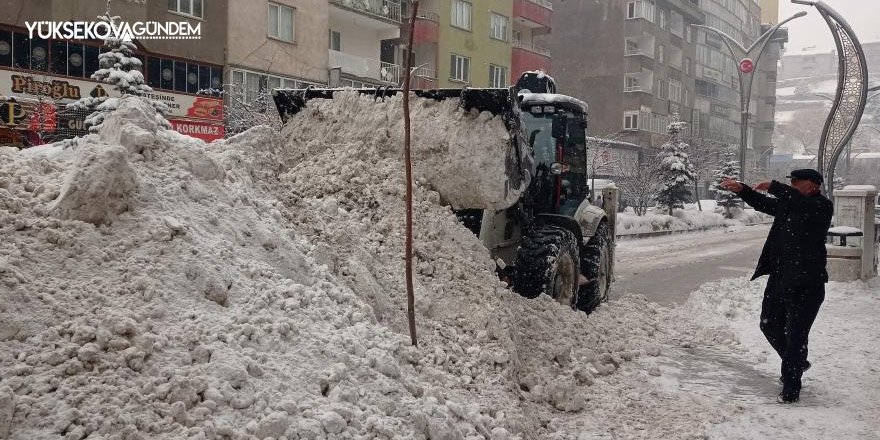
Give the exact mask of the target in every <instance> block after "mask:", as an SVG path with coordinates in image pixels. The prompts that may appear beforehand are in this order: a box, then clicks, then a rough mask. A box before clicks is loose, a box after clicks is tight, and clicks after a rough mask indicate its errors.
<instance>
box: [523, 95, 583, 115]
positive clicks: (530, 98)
mask: <svg viewBox="0 0 880 440" xmlns="http://www.w3.org/2000/svg"><path fill="white" fill-rule="evenodd" d="M519 99H520V103H521V104H523V105H544V104H550V105H553V104H569V105H573V106H578V107H580V108H581V111H583V112H584V114H586V113H587V112H588V111H589V110H590V106H589V105H587V103H586V102H584V101H581V100H580V99H577V98H572V97H571V96H568V95H558V94H556V93H520V94H519Z"/></svg>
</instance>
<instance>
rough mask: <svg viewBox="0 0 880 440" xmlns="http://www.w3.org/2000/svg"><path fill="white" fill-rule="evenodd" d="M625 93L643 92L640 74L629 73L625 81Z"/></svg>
mask: <svg viewBox="0 0 880 440" xmlns="http://www.w3.org/2000/svg"><path fill="white" fill-rule="evenodd" d="M623 91H624V92H641V91H642V78H641V74H640V73H628V74H627V75H626V77H625V79H624V84H623Z"/></svg>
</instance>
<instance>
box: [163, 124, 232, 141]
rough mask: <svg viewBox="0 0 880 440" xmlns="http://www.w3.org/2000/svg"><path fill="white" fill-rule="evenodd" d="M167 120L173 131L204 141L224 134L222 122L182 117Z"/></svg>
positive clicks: (219, 137)
mask: <svg viewBox="0 0 880 440" xmlns="http://www.w3.org/2000/svg"><path fill="white" fill-rule="evenodd" d="M168 121H169V122H171V127H173V128H174V131H176V132H178V133H180V134H185V135H187V136H192V137H194V138H199V139H201V140H203V141H205V142H211V141H215V140H217V139H223V136H224V135H225V134H226V129H225V127H224V126H223V124H222V123H219V124H217V123H212V122H205V121H186V120H183V119H169V120H168Z"/></svg>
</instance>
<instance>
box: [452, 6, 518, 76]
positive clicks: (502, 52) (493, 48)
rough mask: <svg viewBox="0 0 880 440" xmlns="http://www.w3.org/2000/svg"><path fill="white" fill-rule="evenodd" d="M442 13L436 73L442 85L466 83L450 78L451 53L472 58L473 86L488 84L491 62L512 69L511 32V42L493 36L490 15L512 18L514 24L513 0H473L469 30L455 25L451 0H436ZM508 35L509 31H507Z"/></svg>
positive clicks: (511, 21)
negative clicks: (453, 24)
mask: <svg viewBox="0 0 880 440" xmlns="http://www.w3.org/2000/svg"><path fill="white" fill-rule="evenodd" d="M435 5H436V7H437V8H438V9H437V11H436V12H437V13H438V14H439V16H440V42H439V43H438V45H437V46H438V48H437V76H438V78H439V84H440V87H462V86H463V84H461V83H457V82H453V81H450V80H449V73H450V56H451V54H452V53H456V54H459V55H463V56H466V57H470V58H471V84H470V85H471V86H472V87H488V86H489V64H494V65H496V66H501V67H506V68H507V69H508V72H509V71H510V70H509V69H510V68H511V63H510V61H511V59H510V54H511V46H510V35H508V41H499V40H495V39H493V38H491V37H490V31H489V20H490V19H489V17H490V13H491V12H495V13H498V14H501V15H504V16H505V17H508V18H509V19H510V23H511V24H510V27H511V28H512V26H513V24H512V23H513V2H512V0H491V1H480V0H477V1H473V2H471V5H472V8H471V13H472V17H471V30H470V31H466V30H462V29H459V28H456V27H453V26H452V0H439V1H437V2H435ZM508 34H509V31H508Z"/></svg>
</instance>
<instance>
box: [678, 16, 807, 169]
mask: <svg viewBox="0 0 880 440" xmlns="http://www.w3.org/2000/svg"><path fill="white" fill-rule="evenodd" d="M805 15H807V13H806V12H804V11H801V12H798V13H797V14H795V15H793V16H791V17H789V18H788V19H786V20H783V21H782V22H781V23H779V24H777V25H776V26H773V27H772V28H770V29H769V30H768V31H767V32H764V34H762V35H761V36H760V37H758V39H757V40H755V42H754V43H753V44H752V45H751V46H749V48H748V49H746V48H745V47H744V46H743V45H742V44H741V43H740V42H739V41H737V40H736V39H735V38H733V37H731V36H730V35H727V34H726V33H724V32H723V31H721V30H719V29H716V28H713V27H711V26H706V25H702V24H692V25H691V26H693V27H695V28H700V29H703V30H706V31H709V32H712V33H714V34H716V35H717V36H718V37H720V38H721V40H722V41H724V45H725V47H727V50H728V51H729V52H730V55H731V56H732V57H733V59H734V61H735V62H736V63H737V69H736V71H737V76H738V79H739V90H740V110H741V112H740V118H741V120H740V150H739V168H740V173H741V174H740V179H741V180H743V181H745V174H746V149H747V148H748V145H749V139H748V138H749V105H750V104H751V99H752V84H753V83H754V80H755V73H756V72H757V69H758V62H759V61H760V60H761V55H762V54H763V53H764V49H766V48H767V43H769V42H770V38H771V37H773V34H775V33H776V31H777V30H779V28H780V27H782V25H784V24H786V23H788V22H789V21H792V20H794V19H796V18H800V17H803V16H805Z"/></svg>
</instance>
